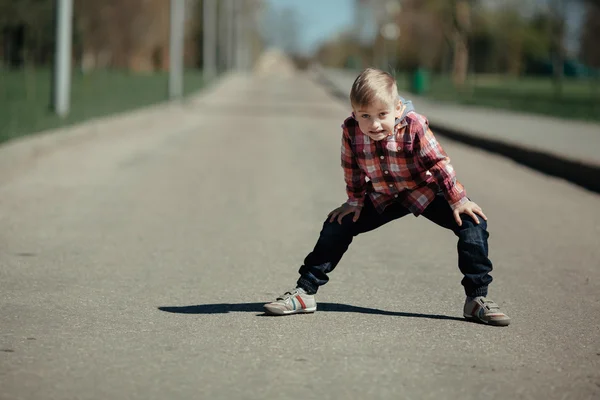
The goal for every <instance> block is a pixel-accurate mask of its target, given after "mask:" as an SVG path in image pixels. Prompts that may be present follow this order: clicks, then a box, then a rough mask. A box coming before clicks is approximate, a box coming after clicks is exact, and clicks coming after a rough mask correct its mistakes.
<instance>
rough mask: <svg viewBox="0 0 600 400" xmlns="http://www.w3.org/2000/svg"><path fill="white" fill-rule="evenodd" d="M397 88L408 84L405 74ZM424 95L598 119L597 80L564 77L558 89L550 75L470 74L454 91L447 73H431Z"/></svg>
mask: <svg viewBox="0 0 600 400" xmlns="http://www.w3.org/2000/svg"><path fill="white" fill-rule="evenodd" d="M403 81H404V82H402V81H401V83H400V90H402V89H405V90H407V89H408V88H409V83H408V82H409V80H408V78H407V77H406V78H404V79H403ZM426 97H428V98H431V99H435V100H440V101H446V102H453V103H459V104H468V105H476V106H485V107H492V108H501V109H506V110H515V111H521V112H528V113H534V114H542V115H549V116H554V117H559V118H566V119H579V120H590V121H600V81H599V80H595V81H594V80H593V79H588V80H582V79H578V80H575V79H570V80H569V79H565V81H564V82H563V86H562V90H561V91H560V92H557V90H556V87H555V86H554V83H553V82H552V80H551V79H549V78H532V77H528V78H506V77H502V76H474V77H471V78H470V79H469V81H468V83H467V85H466V86H465V88H464V89H463V90H461V91H457V90H456V89H455V88H454V87H453V85H452V82H451V80H450V78H449V77H446V76H436V77H432V78H431V80H430V85H429V91H428V92H427V93H426Z"/></svg>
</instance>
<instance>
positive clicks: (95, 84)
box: [0, 69, 204, 142]
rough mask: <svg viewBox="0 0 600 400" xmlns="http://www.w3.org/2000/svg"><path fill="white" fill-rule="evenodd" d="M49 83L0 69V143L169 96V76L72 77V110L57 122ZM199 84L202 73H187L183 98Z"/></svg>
mask: <svg viewBox="0 0 600 400" xmlns="http://www.w3.org/2000/svg"><path fill="white" fill-rule="evenodd" d="M51 82H52V76H51V72H50V70H49V69H21V70H3V69H0V142H3V141H6V140H9V139H12V138H15V137H18V136H22V135H26V134H31V133H34V132H38V131H41V130H45V129H51V128H57V127H61V126H66V125H70V124H74V123H77V122H81V121H85V120H86V119H90V118H94V117H101V116H106V115H110V114H114V113H118V112H123V111H128V110H132V109H135V108H139V107H143V106H147V105H150V104H154V103H158V102H161V101H165V100H167V93H168V92H167V90H168V86H167V85H168V73H155V74H133V73H128V72H125V71H115V70H101V71H94V72H91V73H88V74H82V73H79V72H74V73H73V76H72V90H71V110H70V113H69V115H68V117H66V118H64V119H61V118H59V117H58V116H57V115H56V114H54V113H53V111H52V109H51V102H50V99H51ZM203 83H204V82H203V80H202V73H201V71H199V70H190V71H186V73H185V76H184V94H185V95H188V94H190V93H193V92H195V91H197V90H199V89H200V88H201V87H202V86H203Z"/></svg>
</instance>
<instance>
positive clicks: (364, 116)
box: [361, 114, 369, 118]
mask: <svg viewBox="0 0 600 400" xmlns="http://www.w3.org/2000/svg"><path fill="white" fill-rule="evenodd" d="M361 117H362V118H369V114H363V115H361Z"/></svg>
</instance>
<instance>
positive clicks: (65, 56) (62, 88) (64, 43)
mask: <svg viewBox="0 0 600 400" xmlns="http://www.w3.org/2000/svg"><path fill="white" fill-rule="evenodd" d="M56 5H57V8H56V50H55V51H56V54H55V59H54V99H53V102H54V111H55V112H56V113H57V114H58V115H59V116H60V117H61V118H64V117H66V116H67V114H69V105H70V101H71V48H72V43H73V39H72V32H73V0H57V2H56Z"/></svg>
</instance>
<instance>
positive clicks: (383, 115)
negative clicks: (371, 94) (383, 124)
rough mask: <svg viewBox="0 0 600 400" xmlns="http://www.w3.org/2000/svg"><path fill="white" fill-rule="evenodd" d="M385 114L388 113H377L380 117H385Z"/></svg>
mask: <svg viewBox="0 0 600 400" xmlns="http://www.w3.org/2000/svg"><path fill="white" fill-rule="evenodd" d="M386 115H388V113H387V112H382V113H380V114H379V116H380V117H385V116H386Z"/></svg>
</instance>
